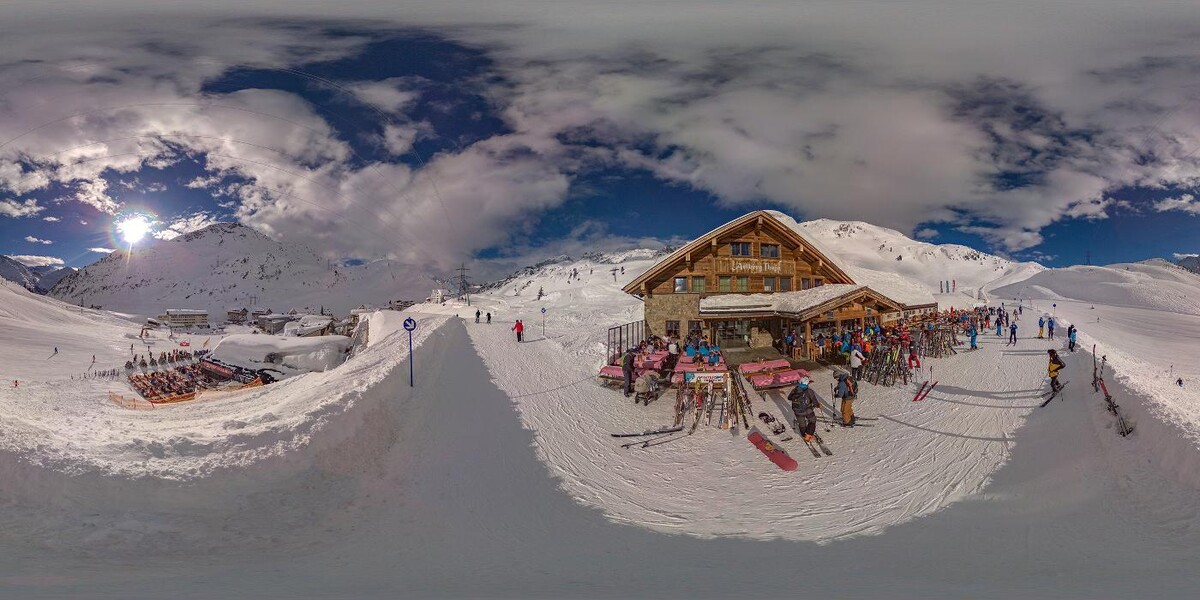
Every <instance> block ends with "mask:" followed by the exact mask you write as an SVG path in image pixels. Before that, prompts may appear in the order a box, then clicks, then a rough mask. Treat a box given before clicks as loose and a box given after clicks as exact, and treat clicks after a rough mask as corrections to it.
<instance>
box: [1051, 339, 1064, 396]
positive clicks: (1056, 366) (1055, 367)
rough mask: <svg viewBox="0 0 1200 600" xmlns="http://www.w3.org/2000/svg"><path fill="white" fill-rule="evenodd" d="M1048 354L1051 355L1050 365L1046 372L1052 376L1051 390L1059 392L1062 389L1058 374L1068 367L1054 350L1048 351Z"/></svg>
mask: <svg viewBox="0 0 1200 600" xmlns="http://www.w3.org/2000/svg"><path fill="white" fill-rule="evenodd" d="M1046 353H1047V354H1049V355H1050V364H1049V365H1048V366H1047V367H1046V372H1047V374H1049V375H1050V389H1051V390H1054V391H1056V392H1057V391H1058V388H1059V387H1060V386H1059V385H1058V373H1059V371H1062V370H1063V368H1064V367H1066V366H1067V365H1066V364H1065V363H1063V361H1062V359H1061V358H1059V357H1058V352H1056V351H1055V350H1054V349H1053V348H1051V349H1050V350H1047V351H1046Z"/></svg>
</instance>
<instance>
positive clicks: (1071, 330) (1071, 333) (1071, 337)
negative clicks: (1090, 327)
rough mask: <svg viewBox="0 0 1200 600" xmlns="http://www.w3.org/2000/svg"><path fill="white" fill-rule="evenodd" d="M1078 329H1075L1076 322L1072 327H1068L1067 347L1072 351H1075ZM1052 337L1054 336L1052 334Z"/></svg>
mask: <svg viewBox="0 0 1200 600" xmlns="http://www.w3.org/2000/svg"><path fill="white" fill-rule="evenodd" d="M1078 331H1079V330H1078V329H1075V325H1074V324H1072V325H1071V326H1070V327H1067V349H1069V350H1070V351H1071V352H1074V351H1075V334H1076V333H1077V332H1078ZM1050 337H1054V336H1053V335H1051V336H1050Z"/></svg>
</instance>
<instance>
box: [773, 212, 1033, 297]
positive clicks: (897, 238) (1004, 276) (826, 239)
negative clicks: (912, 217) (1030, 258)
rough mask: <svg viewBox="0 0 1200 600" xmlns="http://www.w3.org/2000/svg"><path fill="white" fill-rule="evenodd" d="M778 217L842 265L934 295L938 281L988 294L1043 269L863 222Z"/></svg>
mask: <svg viewBox="0 0 1200 600" xmlns="http://www.w3.org/2000/svg"><path fill="white" fill-rule="evenodd" d="M775 216H776V217H777V218H779V219H780V220H782V221H783V222H785V223H787V224H789V225H791V226H792V227H794V228H796V229H799V230H800V231H802V232H804V233H806V234H808V235H809V236H810V237H812V238H814V239H816V240H819V241H820V243H821V244H822V245H823V246H824V247H825V248H827V249H829V250H831V251H832V252H833V253H834V254H836V255H837V257H838V258H839V259H840V260H841V262H842V263H844V264H848V265H850V266H853V267H857V268H860V269H871V270H874V271H883V272H886V273H893V274H896V275H900V276H901V277H903V278H905V279H907V280H910V281H915V282H919V283H921V284H924V285H925V286H926V287H927V288H928V289H929V291H931V292H936V291H938V285H939V282H944V281H952V282H954V283H956V284H957V289H958V290H959V291H960V292H964V293H967V294H971V295H973V294H974V292H976V291H979V290H982V291H984V292H985V293H986V292H987V291H988V290H989V289H991V288H993V287H998V286H1001V285H1006V284H1008V283H1012V282H1016V281H1020V280H1022V279H1026V278H1028V277H1030V276H1031V275H1033V274H1035V273H1038V272H1040V271H1042V270H1044V269H1045V267H1043V266H1042V265H1040V264H1038V263H1035V262H1022V263H1018V262H1013V261H1010V260H1007V259H1004V258H1000V257H999V256H994V255H991V254H988V253H986V252H981V251H979V250H976V249H974V248H970V247H968V246H960V245H958V244H930V243H928V242H920V241H917V240H913V239H910V238H909V237H907V236H905V235H904V234H902V233H900V232H898V231H895V230H892V229H887V228H885V227H879V226H877V225H872V224H870V223H863V222H861V221H834V220H831V219H816V220H813V221H804V222H802V223H796V221H795V220H794V219H791V218H790V217H788V216H787V215H784V214H783V213H775ZM850 275H851V277H853V276H854V273H850Z"/></svg>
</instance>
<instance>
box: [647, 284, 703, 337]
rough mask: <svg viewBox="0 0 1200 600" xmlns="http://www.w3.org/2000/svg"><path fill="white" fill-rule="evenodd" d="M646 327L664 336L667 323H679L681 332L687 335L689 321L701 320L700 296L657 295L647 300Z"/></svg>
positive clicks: (651, 331)
mask: <svg viewBox="0 0 1200 600" xmlns="http://www.w3.org/2000/svg"><path fill="white" fill-rule="evenodd" d="M645 316H646V327H647V328H649V330H650V333H653V334H655V335H663V334H664V333H665V332H666V327H667V321H679V330H680V331H681V332H683V333H687V326H688V321H699V320H700V294H656V295H653V296H650V297H649V298H646V306H645Z"/></svg>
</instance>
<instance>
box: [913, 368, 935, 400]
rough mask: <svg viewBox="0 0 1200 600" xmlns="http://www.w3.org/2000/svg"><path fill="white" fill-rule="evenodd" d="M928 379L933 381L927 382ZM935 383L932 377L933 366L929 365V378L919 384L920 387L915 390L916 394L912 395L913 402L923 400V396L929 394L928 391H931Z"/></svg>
mask: <svg viewBox="0 0 1200 600" xmlns="http://www.w3.org/2000/svg"><path fill="white" fill-rule="evenodd" d="M930 381H932V382H933V383H929V382H930ZM937 384H938V382H937V380H936V379H934V378H933V367H929V379H926V380H925V381H924V382H923V383H922V384H921V389H919V390H917V394H916V395H915V396H913V402H920V401H922V400H924V399H925V397H926V396H928V395H929V392H932V391H933V388H935V387H937Z"/></svg>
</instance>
